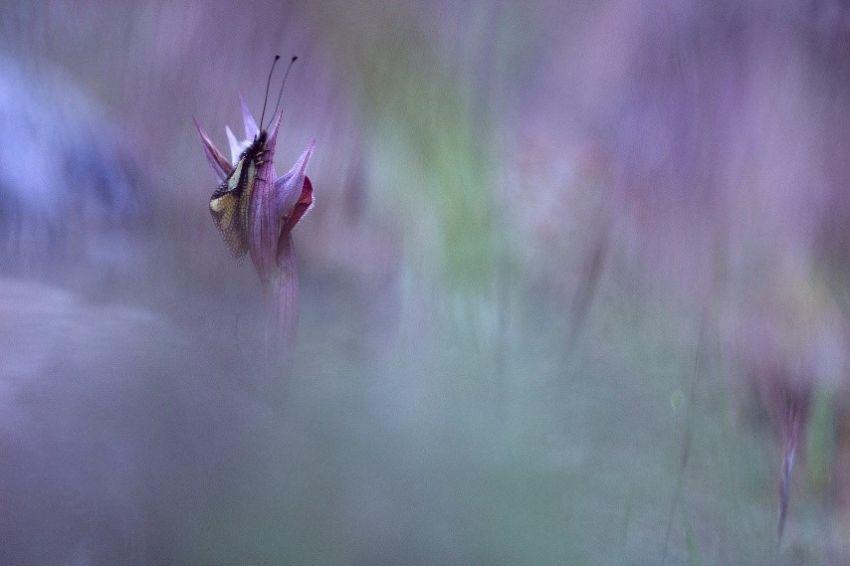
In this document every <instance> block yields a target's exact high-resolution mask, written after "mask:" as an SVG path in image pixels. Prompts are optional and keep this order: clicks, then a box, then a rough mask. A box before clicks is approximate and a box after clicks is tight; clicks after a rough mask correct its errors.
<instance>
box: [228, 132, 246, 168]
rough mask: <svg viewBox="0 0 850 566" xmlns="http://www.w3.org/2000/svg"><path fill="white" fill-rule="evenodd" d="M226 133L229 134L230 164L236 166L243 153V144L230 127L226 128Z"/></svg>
mask: <svg viewBox="0 0 850 566" xmlns="http://www.w3.org/2000/svg"><path fill="white" fill-rule="evenodd" d="M224 131H225V132H226V133H227V143H228V144H229V145H230V162H231V163H233V165H234V166H236V160H238V159H239V155H240V154H241V153H242V151H243V149H242V144H241V143H239V140H237V139H236V136H235V135H233V130H231V129H230V126H225V127H224Z"/></svg>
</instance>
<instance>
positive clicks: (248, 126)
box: [239, 94, 260, 140]
mask: <svg viewBox="0 0 850 566" xmlns="http://www.w3.org/2000/svg"><path fill="white" fill-rule="evenodd" d="M239 105H240V106H241V107H242V122H244V124H245V137H246V138H248V139H249V140H253V139H254V138H255V137H257V134H259V133H260V128H258V127H257V122H256V121H254V116H253V115H252V114H251V111H250V110H248V105H247V104H245V99H244V98H242V95H241V94H240V95H239Z"/></svg>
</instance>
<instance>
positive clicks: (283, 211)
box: [195, 97, 315, 342]
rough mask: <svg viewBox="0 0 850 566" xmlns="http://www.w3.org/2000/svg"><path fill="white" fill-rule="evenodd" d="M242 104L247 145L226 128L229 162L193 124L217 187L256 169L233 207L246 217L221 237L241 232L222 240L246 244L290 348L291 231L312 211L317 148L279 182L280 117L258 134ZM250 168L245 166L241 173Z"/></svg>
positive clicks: (294, 288) (293, 300) (293, 320)
mask: <svg viewBox="0 0 850 566" xmlns="http://www.w3.org/2000/svg"><path fill="white" fill-rule="evenodd" d="M240 104H241V107H242V120H243V122H244V126H245V139H244V140H242V141H239V140H238V139H237V138H236V136H235V135H234V134H233V131H232V130H231V129H230V128H229V127H225V132H226V134H227V140H228V143H229V146H230V160H228V159H227V158H226V157H225V156H224V155H223V154H222V153H221V152H220V151H219V150H218V148H216V147H215V145H214V144H213V143H212V141H211V140H210V138H209V136H208V135H207V133H206V132H205V131H204V130H203V128H201V127H200V126H199V125H198V123H197V122H195V126H196V127H197V129H198V133H199V134H200V136H201V142H202V145H203V147H204V154H205V155H206V157H207V161H209V163H210V166H211V167H212V169H213V173H215V175H216V177H217V178H218V179H219V181H220V182H222V183H224V187H225V189H233V187H232V186H230V185H227V181H228V179H229V178H230V176H231V174H233V173H234V171H235V170H236V169H237V168H238V165H239V162H240V160H242V159H245V160H246V161H247V160H250V161H251V163H250V165H254V166H255V167H256V173H255V177H254V180H253V186H251V187H247V186H246V187H243V186H241V185H239V186H237V187H236V189H235V190H238V191H242V190H245V191H248V192H247V193H245V194H246V198H245V200H244V202H243V201H242V199H239V200H236V201H234V202H238V203H239V205H240V206H246V207H247V211H242V210H241V209H240V210H238V211H236V212H235V213H234V216H233V217H232V218H231V222H233V224H228V225H227V226H225V227H224V228H222V231H224V230H225V228H228V227H230V226H231V225H235V226H236V228H235V229H236V230H239V231H240V232H239V233H238V234H233V235H232V236H231V235H228V234H226V235H225V236H226V238H228V241H230V238H231V237H233V238H236V239H237V240H238V241H239V242H244V243H247V251H248V253H249V254H250V256H251V262H252V263H253V264H254V268H255V269H256V270H257V274H258V275H259V276H260V280H261V282H262V283H263V287H264V289H265V290H266V295H267V297H268V298H269V299H270V300H271V302H272V303H273V308H272V309H271V311H270V312H271V315H272V317H271V320H270V324H271V326H272V327H273V328H276V329H277V330H278V331H279V332H280V334H281V335H282V336H283V338H284V340H285V341H286V342H290V341H291V340H292V339H293V338H294V334H295V326H296V325H297V293H298V274H297V269H296V263H295V255H294V251H293V247H292V230H293V228H295V225H296V224H297V223H298V221H299V220H301V218H302V217H303V216H304V214H306V213H307V211H309V210H310V208H312V206H313V184H312V183H311V182H310V179H309V177H307V175H306V169H307V163H308V162H309V160H310V156H311V155H312V153H313V148H314V145H315V142H311V143H310V145H308V146H307V148H306V149H305V150H304V153H302V155H301V157H299V158H298V160H297V161H296V162H295V165H294V166H293V167H292V169H290V170H289V171H288V172H287V173H286V174H285V175H283V176H281V177H278V176H277V174H276V172H275V167H274V152H275V147H276V144H277V134H278V129H279V128H280V120H281V114H280V113H278V114H276V115H275V116H274V117H272V120H271V123H270V124H269V128H268V131H265V130H263V131H261V130H260V128H259V127H258V126H257V123H256V121H255V120H254V117H253V116H252V115H251V112H250V110H248V107H247V105H246V104H245V101H244V100H243V99H242V98H241V97H240ZM248 165H249V164H243V166H244V167H245V168H247V167H248ZM231 181H232V182H233V181H234V180H232V179H231ZM235 181H240V180H239V179H236V180H235ZM247 182H250V181H247ZM234 184H235V182H234ZM237 196H238V195H237ZM243 212H246V214H247V224H246V225H241V224H240V222H238V221H235V222H234V221H233V218H242V217H243V216H242V215H243ZM220 228H221V225H220ZM237 247H238V246H237Z"/></svg>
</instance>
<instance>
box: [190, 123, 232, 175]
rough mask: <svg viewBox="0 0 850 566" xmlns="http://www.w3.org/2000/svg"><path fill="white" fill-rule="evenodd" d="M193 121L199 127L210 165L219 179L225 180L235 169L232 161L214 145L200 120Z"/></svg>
mask: <svg viewBox="0 0 850 566" xmlns="http://www.w3.org/2000/svg"><path fill="white" fill-rule="evenodd" d="M192 121H193V122H195V127H196V128H197V129H198V134H200V136H201V142H202V143H203V146H204V155H206V156H207V161H209V163H210V166H211V167H212V170H213V172H214V173H215V175H216V177H218V180H219V181H224V180H225V179H226V178H227V176H228V175H230V172H231V171H232V170H233V167H232V166H231V165H230V162H229V161H227V158H226V157H224V155H222V154H221V152H220V151H219V150H218V148H216V147H215V145H213V142H212V141H211V140H210V137H209V136H208V135H207V133H206V132H205V131H204V129H203V128H201V126H200V124H198V121H197V120H195V119H194V118H192Z"/></svg>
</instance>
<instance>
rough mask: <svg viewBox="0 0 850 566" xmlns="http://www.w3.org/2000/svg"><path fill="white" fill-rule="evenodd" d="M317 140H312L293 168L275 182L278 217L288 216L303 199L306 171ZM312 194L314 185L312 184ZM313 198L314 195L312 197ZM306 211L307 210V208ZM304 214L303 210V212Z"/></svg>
mask: <svg viewBox="0 0 850 566" xmlns="http://www.w3.org/2000/svg"><path fill="white" fill-rule="evenodd" d="M315 146H316V142H315V141H312V142H310V145H308V146H307V149H305V150H304V153H302V154H301V157H299V158H298V161H296V162H295V165H293V166H292V169H290V170H289V172H288V173H287V174H286V175H284V176H283V177H281V178H279V179H277V180H276V181H275V183H274V188H275V213H276V215H277V217H278V218H287V217H289V216H290V215H291V214H292V211H293V209H294V208H295V206H296V204H298V203H299V201H300V199H301V193H302V192H303V190H304V186H305V182H304V179H305V171H306V170H307V162H308V161H310V156H311V155H312V154H313V148H314V147H315ZM311 195H312V186H311ZM311 198H312V197H311ZM305 212H306V210H305ZM302 214H303V212H302Z"/></svg>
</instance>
